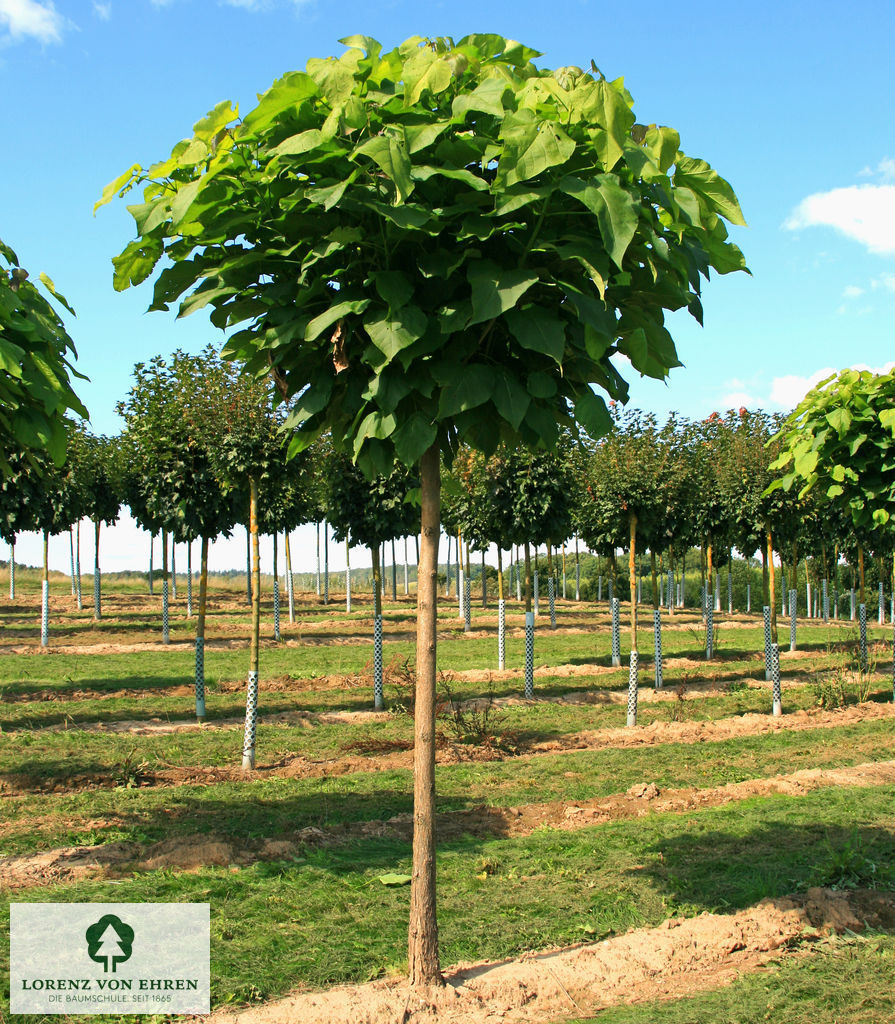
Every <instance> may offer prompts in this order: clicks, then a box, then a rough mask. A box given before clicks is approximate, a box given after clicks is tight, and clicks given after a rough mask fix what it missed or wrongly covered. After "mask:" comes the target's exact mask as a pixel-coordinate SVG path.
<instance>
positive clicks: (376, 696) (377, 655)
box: [373, 615, 385, 711]
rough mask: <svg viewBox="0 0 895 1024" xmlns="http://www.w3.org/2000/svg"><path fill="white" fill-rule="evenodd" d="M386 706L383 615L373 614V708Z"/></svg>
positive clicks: (378, 708) (378, 709)
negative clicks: (383, 676) (383, 670)
mask: <svg viewBox="0 0 895 1024" xmlns="http://www.w3.org/2000/svg"><path fill="white" fill-rule="evenodd" d="M384 707H385V701H384V699H383V693H382V616H381V615H374V616H373V708H374V710H376V711H381V710H382V709H383V708H384Z"/></svg>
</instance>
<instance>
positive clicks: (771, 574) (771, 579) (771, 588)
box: [766, 526, 777, 644]
mask: <svg viewBox="0 0 895 1024" xmlns="http://www.w3.org/2000/svg"><path fill="white" fill-rule="evenodd" d="M766 530H767V537H768V597H769V598H770V600H769V602H768V603H769V605H770V608H771V643H773V644H775V643H777V601H776V598H775V595H776V593H777V583H776V578H775V572H776V570H775V568H774V538H773V535H772V533H771V528H770V526H768V527H767V528H766Z"/></svg>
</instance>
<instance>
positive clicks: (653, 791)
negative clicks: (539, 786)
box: [0, 760, 895, 890]
mask: <svg viewBox="0 0 895 1024" xmlns="http://www.w3.org/2000/svg"><path fill="white" fill-rule="evenodd" d="M893 783H895V760H892V761H879V762H868V763H866V764H860V765H853V766H849V767H845V768H826V769H820V768H807V769H802V770H800V771H796V772H791V773H789V774H786V775H777V776H774V777H773V778H768V779H747V780H746V781H744V782H732V783H728V784H727V785H724V786H716V787H712V788H705V789H700V788H696V787H688V788H684V789H671V790H666V791H664V792H663V791H661V790H659V788H658V787H657V786H656V785H655V783H653V782H643V783H639V784H637V785H634V786H632V787H630V789H628V791H627V792H626V793H617V794H614V795H612V796H606V797H596V798H594V799H593V800H586V801H577V802H570V801H565V800H554V801H550V802H547V803H531V804H522V805H520V806H517V807H505V808H504V807H492V806H488V805H482V806H480V807H476V808H473V809H472V810H469V811H458V812H448V813H443V814H439V815H438V823H437V828H438V834H439V836H441V837H442V838H451V837H454V836H462V835H476V836H501V837H508V836H513V837H518V836H525V835H529V834H531V833H532V832H533V831H534V830H535V829H539V828H544V827H545V826H548V827H551V828H555V829H559V830H562V831H577V830H578V829H582V828H590V827H592V826H595V825H604V824H607V823H610V822H614V821H620V820H622V819H626V818H640V817H644V816H645V815H647V814H651V813H661V812H667V811H672V812H676V813H682V812H685V811H694V810H699V809H701V808H705V807H717V806H720V805H722V804H729V803H735V802H736V801H738V800H747V799H749V798H751V797H755V796H768V795H770V794H778V793H782V794H786V795H788V796H799V795H801V794H804V793H809V792H811V791H813V790H816V789H827V788H831V787H838V786H850V787H866V786H891V785H892V784H893ZM94 824H96V823H94ZM412 835H413V815H412V814H410V813H406V814H399V815H395V816H394V817H392V818H389V819H387V820H385V821H381V820H380V821H362V822H351V823H347V824H344V825H335V826H332V827H329V828H326V829H321V828H317V827H314V826H310V827H308V828H304V829H301V830H299V831H297V832H295V833H293V834H291V835H289V836H276V837H269V838H266V839H260V840H241V839H234V838H232V837H231V838H227V837H224V836H217V835H187V836H177V837H173V838H171V839H165V840H163V841H161V842H158V843H154V844H151V845H148V846H146V845H143V844H140V843H136V842H125V843H120V842H119V843H107V844H99V845H94V846H73V847H61V848H58V849H55V850H46V851H42V852H40V853H35V854H18V855H14V856H10V857H3V858H0V888H5V889H10V890H12V889H22V888H29V887H32V886H36V885H50V884H55V883H57V882H71V881H77V880H79V879H82V878H88V877H116V876H120V875H122V874H126V873H128V872H130V871H133V870H139V871H149V870H156V869H158V868H173V869H176V870H180V871H193V870H198V869H199V868H201V867H203V866H212V865H218V866H228V865H246V864H252V863H255V862H257V861H269V860H289V859H291V858H295V857H298V856H300V855H301V852H302V849H303V848H304V847H306V846H332V845H339V844H342V843H348V842H355V841H357V840H359V839H367V838H371V837H388V838H397V839H402V840H405V841H407V842H409V841H410V840H411V839H412Z"/></svg>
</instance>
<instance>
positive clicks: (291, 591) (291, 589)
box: [283, 530, 295, 622]
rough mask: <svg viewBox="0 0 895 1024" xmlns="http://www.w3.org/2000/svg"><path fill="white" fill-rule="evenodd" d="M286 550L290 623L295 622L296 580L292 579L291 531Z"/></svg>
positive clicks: (286, 537) (285, 540) (286, 541)
mask: <svg viewBox="0 0 895 1024" xmlns="http://www.w3.org/2000/svg"><path fill="white" fill-rule="evenodd" d="M283 543H284V545H285V548H286V582H287V584H288V587H289V589H288V592H287V593H288V597H289V621H290V622H295V580H294V579H293V577H292V545H291V544H290V541H289V531H288V530H287V531H286V533H285V534H284V541H283Z"/></svg>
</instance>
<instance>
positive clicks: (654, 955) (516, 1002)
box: [203, 889, 895, 1024]
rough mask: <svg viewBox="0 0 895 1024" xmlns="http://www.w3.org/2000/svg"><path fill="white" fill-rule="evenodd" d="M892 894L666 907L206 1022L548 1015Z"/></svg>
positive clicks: (536, 1023)
mask: <svg viewBox="0 0 895 1024" xmlns="http://www.w3.org/2000/svg"><path fill="white" fill-rule="evenodd" d="M893 922H895V894H891V893H872V892H869V893H868V892H864V893H849V894H845V893H839V892H833V891H830V890H825V889H811V890H809V891H808V892H807V893H806V894H804V895H799V896H793V897H790V898H784V899H767V900H762V901H761V902H760V903H759V904H757V905H756V906H755V907H751V908H749V909H747V910H743V911H740V912H739V913H736V914H701V915H700V916H699V917H696V918H689V919H687V918H672V919H669V920H667V921H665V922H664V923H663V924H661V925H659V927H658V928H642V929H637V930H635V931H630V932H628V933H627V934H625V935H619V936H615V937H613V938H610V939H606V940H604V941H602V942H598V943H592V944H588V945H578V946H571V947H568V948H565V949H554V950H547V951H539V952H531V953H525V954H523V955H522V956H521V957H518V958H516V959H513V960H504V961H500V962H497V963H493V962H479V963H461V964H456V965H454V966H453V967H451V968H450V969H449V970H447V971H446V972H445V977H444V980H445V984H444V985H443V986H438V987H433V988H431V989H429V990H428V991H423V992H411V991H410V990H409V989H408V985H407V981H406V979H405V978H392V979H388V980H384V981H374V982H370V983H367V984H365V985H342V986H339V987H338V988H333V989H330V990H328V991H324V992H297V993H295V994H293V995H290V996H287V997H286V998H285V999H280V1000H277V1001H275V1002H271V1003H268V1004H267V1005H265V1006H260V1007H251V1008H249V1009H246V1010H236V1011H234V1010H230V1009H227V1010H218V1011H216V1012H215V1013H213V1014H211V1016H210V1017H205V1018H203V1019H204V1020H205V1021H207V1022H208V1024H281V1022H282V1021H301V1024H361V1022H363V1024H496V1022H498V1021H499V1022H501V1024H547V1022H555V1021H557V1020H559V1019H562V1018H572V1017H581V1016H584V1015H586V1014H591V1013H595V1012H597V1011H599V1010H600V1009H603V1008H605V1007H607V1006H612V1005H617V1004H620V1003H635V1002H641V1001H644V1000H647V999H655V998H657V997H658V998H662V999H671V998H679V997H682V996H687V995H689V994H692V993H695V992H699V991H702V990H705V989H709V988H718V987H720V986H722V985H726V984H729V983H730V982H731V981H733V980H734V979H735V978H737V977H738V976H739V975H741V974H743V973H744V972H747V971H753V970H756V969H758V968H760V967H761V966H762V965H763V964H765V963H767V962H768V961H769V960H771V959H780V958H781V957H783V956H798V955H806V949H810V943H812V942H816V941H817V940H818V939H820V938H821V937H822V936H823V935H824V934H829V933H833V932H842V931H844V930H846V929H848V930H850V931H854V932H859V931H862V930H863V929H864V928H865V927H872V928H881V927H891V926H892V924H893Z"/></svg>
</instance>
